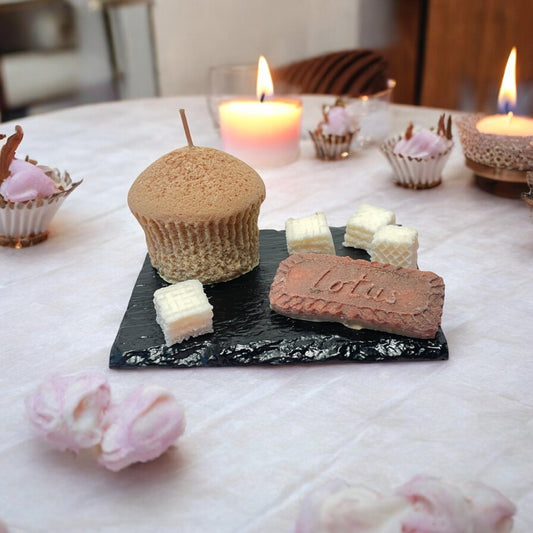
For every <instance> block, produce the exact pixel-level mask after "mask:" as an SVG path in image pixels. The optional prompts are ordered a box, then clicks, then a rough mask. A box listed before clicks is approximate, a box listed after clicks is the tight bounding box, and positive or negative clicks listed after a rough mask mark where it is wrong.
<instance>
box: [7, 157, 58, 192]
mask: <svg viewBox="0 0 533 533" xmlns="http://www.w3.org/2000/svg"><path fill="white" fill-rule="evenodd" d="M9 172H10V175H9V176H8V177H7V178H6V179H5V180H4V181H3V182H2V184H1V185H0V194H1V195H2V196H3V197H4V198H5V199H6V200H8V201H10V202H25V201H26V200H33V199H34V198H46V197H47V196H51V195H52V194H54V193H56V192H57V186H56V184H55V182H54V180H52V178H50V177H48V176H47V175H46V174H45V173H44V171H43V170H42V169H41V168H39V167H38V166H37V165H34V164H33V163H30V162H28V161H24V160H22V159H13V161H12V162H11V164H10V165H9Z"/></svg>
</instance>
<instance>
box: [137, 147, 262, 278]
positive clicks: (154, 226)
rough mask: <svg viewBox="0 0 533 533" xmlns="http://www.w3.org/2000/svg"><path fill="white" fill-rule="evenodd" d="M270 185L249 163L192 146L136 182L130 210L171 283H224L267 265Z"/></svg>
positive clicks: (154, 166) (156, 165) (156, 164)
mask: <svg viewBox="0 0 533 533" xmlns="http://www.w3.org/2000/svg"><path fill="white" fill-rule="evenodd" d="M264 198H265V185H264V183H263V180H262V179H261V177H260V176H259V174H257V172H256V171H255V170H254V169H252V168H251V167H250V166H248V165H247V164H246V163H244V162H243V161H241V160H239V159H237V158H235V157H233V156H231V155H230V154H227V153H225V152H222V151H220V150H216V149H214V148H206V147H197V146H194V147H185V148H180V149H178V150H174V151H173V152H170V153H168V154H166V155H164V156H162V157H161V158H159V159H158V160H157V161H155V162H154V163H152V164H151V165H150V166H149V167H148V168H147V169H146V170H144V171H143V172H142V173H141V174H140V175H139V177H138V178H137V179H136V180H135V182H134V183H133V185H132V186H131V188H130V191H129V194H128V205H129V207H130V209H131V211H132V213H133V214H134V215H135V217H136V218H137V220H138V221H139V223H140V225H141V226H142V228H143V230H144V232H145V236H146V244H147V247H148V253H149V255H150V260H151V262H152V265H153V266H154V267H155V268H156V269H157V270H158V272H159V275H160V276H161V277H162V278H163V279H165V280H166V281H169V282H171V283H175V282H178V281H184V280H187V279H198V280H199V281H200V282H201V283H217V282H220V281H226V280H229V279H232V278H235V277H238V276H240V275H241V274H244V273H246V272H249V271H250V270H252V269H253V268H254V267H255V266H257V265H258V264H259V229H258V226H257V219H258V217H259V210H260V207H261V204H262V202H263V200H264Z"/></svg>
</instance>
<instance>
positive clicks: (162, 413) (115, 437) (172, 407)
mask: <svg viewBox="0 0 533 533" xmlns="http://www.w3.org/2000/svg"><path fill="white" fill-rule="evenodd" d="M184 429H185V416H184V413H183V410H182V408H181V407H180V406H179V405H178V403H177V401H176V399H175V398H174V396H173V395H172V394H170V393H169V392H168V391H167V390H165V389H163V388H162V387H158V386H154V385H152V386H144V385H142V386H140V387H139V388H137V389H136V390H134V391H133V392H132V393H131V394H129V395H128V396H127V397H126V398H124V400H123V401H122V402H120V403H119V404H117V405H115V406H113V408H112V409H111V410H110V411H109V413H108V418H107V422H106V429H105V432H104V436H103V439H102V442H101V454H100V456H99V458H98V461H99V463H100V464H101V465H103V466H105V467H106V468H108V469H109V470H113V471H115V472H116V471H118V470H122V469H123V468H126V467H127V466H129V465H131V464H133V463H137V462H146V461H151V460H152V459H155V458H156V457H159V456H160V455H161V454H162V453H164V452H165V451H166V450H167V448H168V447H169V446H171V445H172V444H173V443H174V442H175V441H176V440H177V438H178V437H179V436H180V435H181V434H182V433H183V431H184Z"/></svg>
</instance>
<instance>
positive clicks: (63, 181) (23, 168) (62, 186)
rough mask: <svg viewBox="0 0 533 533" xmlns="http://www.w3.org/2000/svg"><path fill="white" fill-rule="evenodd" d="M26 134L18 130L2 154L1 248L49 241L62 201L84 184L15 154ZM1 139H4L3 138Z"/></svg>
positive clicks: (0, 162) (0, 199) (17, 128)
mask: <svg viewBox="0 0 533 533" xmlns="http://www.w3.org/2000/svg"><path fill="white" fill-rule="evenodd" d="M23 136H24V132H23V131H22V128H21V127H20V126H16V127H15V133H14V134H13V135H11V136H10V137H9V138H8V139H7V141H6V142H5V144H4V145H3V146H2V151H1V153H0V245H2V246H11V247H13V248H23V247H25V246H31V245H33V244H37V243H39V242H42V241H44V240H46V239H47V238H48V226H49V224H50V221H51V220H52V218H53V217H54V215H55V214H56V212H57V210H58V209H59V207H60V206H61V204H62V203H63V200H64V199H65V198H66V197H67V196H68V195H69V194H70V193H71V192H72V191H73V190H74V189H75V188H76V187H77V186H78V185H79V184H80V183H81V180H80V181H79V182H77V183H72V180H71V179H70V176H69V174H68V173H67V172H65V173H64V174H63V175H61V173H60V172H59V171H58V170H56V169H53V168H50V167H47V166H44V165H37V163H36V161H33V160H31V159H29V158H26V159H17V158H16V157H15V152H16V150H17V148H18V146H19V144H20V142H21V141H22V138H23ZM0 138H5V135H2V136H1V137H0Z"/></svg>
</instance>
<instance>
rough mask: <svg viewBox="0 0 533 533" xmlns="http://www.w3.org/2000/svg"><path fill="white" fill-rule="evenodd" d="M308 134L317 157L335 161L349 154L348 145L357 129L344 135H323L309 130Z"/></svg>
mask: <svg viewBox="0 0 533 533" xmlns="http://www.w3.org/2000/svg"><path fill="white" fill-rule="evenodd" d="M309 135H310V137H311V139H312V140H313V144H314V145H315V153H316V156H317V157H318V159H323V160H325V161H336V160H339V159H345V158H346V157H348V156H349V155H350V145H351V144H352V140H353V138H354V137H355V136H356V135H357V131H356V132H353V133H348V134H346V135H323V134H321V133H315V132H314V131H309Z"/></svg>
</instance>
